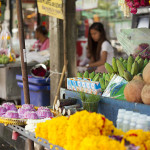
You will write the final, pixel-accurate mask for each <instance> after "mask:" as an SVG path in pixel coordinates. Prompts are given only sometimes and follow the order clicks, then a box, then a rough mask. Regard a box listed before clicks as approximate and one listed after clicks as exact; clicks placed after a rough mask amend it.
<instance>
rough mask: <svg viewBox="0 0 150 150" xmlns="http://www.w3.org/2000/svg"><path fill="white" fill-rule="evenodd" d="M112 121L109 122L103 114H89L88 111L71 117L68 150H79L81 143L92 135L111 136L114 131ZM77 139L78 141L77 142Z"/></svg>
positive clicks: (68, 130) (67, 134)
mask: <svg viewBox="0 0 150 150" xmlns="http://www.w3.org/2000/svg"><path fill="white" fill-rule="evenodd" d="M114 128H115V127H114V125H113V122H112V121H109V120H108V119H106V118H105V117H104V116H103V115H101V114H96V113H89V112H87V111H82V112H77V113H76V114H74V115H72V116H70V118H69V122H68V128H67V132H66V136H67V143H69V144H67V146H65V149H67V150H77V149H78V148H79V147H80V144H81V141H82V140H83V139H84V138H85V137H87V136H91V135H95V136H100V135H105V136H108V135H111V134H112V131H113V130H114ZM75 139H76V140H75Z"/></svg>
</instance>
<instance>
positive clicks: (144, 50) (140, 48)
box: [117, 28, 150, 58]
mask: <svg viewBox="0 0 150 150" xmlns="http://www.w3.org/2000/svg"><path fill="white" fill-rule="evenodd" d="M117 39H118V41H119V42H120V44H121V45H122V47H123V50H124V51H125V52H126V53H127V55H130V54H132V55H134V56H135V57H136V55H141V56H143V57H144V58H145V57H148V56H149V57H150V29H148V28H135V29H122V30H121V32H120V33H119V34H118V35H117Z"/></svg>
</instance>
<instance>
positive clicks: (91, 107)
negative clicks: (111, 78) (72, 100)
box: [82, 101, 99, 112]
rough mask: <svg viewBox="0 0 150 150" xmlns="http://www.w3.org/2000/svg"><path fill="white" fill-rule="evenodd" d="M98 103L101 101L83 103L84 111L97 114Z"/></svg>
mask: <svg viewBox="0 0 150 150" xmlns="http://www.w3.org/2000/svg"><path fill="white" fill-rule="evenodd" d="M98 103H99V101H93V102H84V101H82V105H83V109H84V110H87V111H89V112H97V111H98Z"/></svg>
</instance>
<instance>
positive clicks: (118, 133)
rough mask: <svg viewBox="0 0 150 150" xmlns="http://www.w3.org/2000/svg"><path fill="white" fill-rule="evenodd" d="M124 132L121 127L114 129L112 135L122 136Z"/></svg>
mask: <svg viewBox="0 0 150 150" xmlns="http://www.w3.org/2000/svg"><path fill="white" fill-rule="evenodd" d="M124 134H125V133H124V132H123V131H122V130H121V129H117V128H115V129H114V132H113V135H115V136H123V135H124Z"/></svg>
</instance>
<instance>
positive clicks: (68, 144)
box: [35, 111, 150, 150]
mask: <svg viewBox="0 0 150 150" xmlns="http://www.w3.org/2000/svg"><path fill="white" fill-rule="evenodd" d="M35 134H36V137H42V138H45V139H47V140H48V141H49V143H52V144H55V145H59V146H61V147H63V148H64V149H66V150H91V149H94V150H99V149H102V150H127V149H129V147H130V148H131V147H133V149H134V150H135V149H136V150H150V132H145V131H143V130H130V131H128V132H127V133H124V132H123V131H121V130H120V129H117V128H115V127H114V125H113V122H112V121H109V120H108V119H106V118H105V117H104V116H103V115H101V114H96V113H89V112H87V111H81V112H77V113H75V114H74V115H72V116H70V117H69V118H68V117H64V116H61V117H57V118H53V119H52V120H47V121H46V122H44V123H39V124H37V128H36V130H35ZM126 141H128V143H129V144H128V145H126ZM130 143H131V144H132V145H131V144H130ZM127 147H128V148H127ZM138 148H139V149H138ZM131 149H132V148H131Z"/></svg>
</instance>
